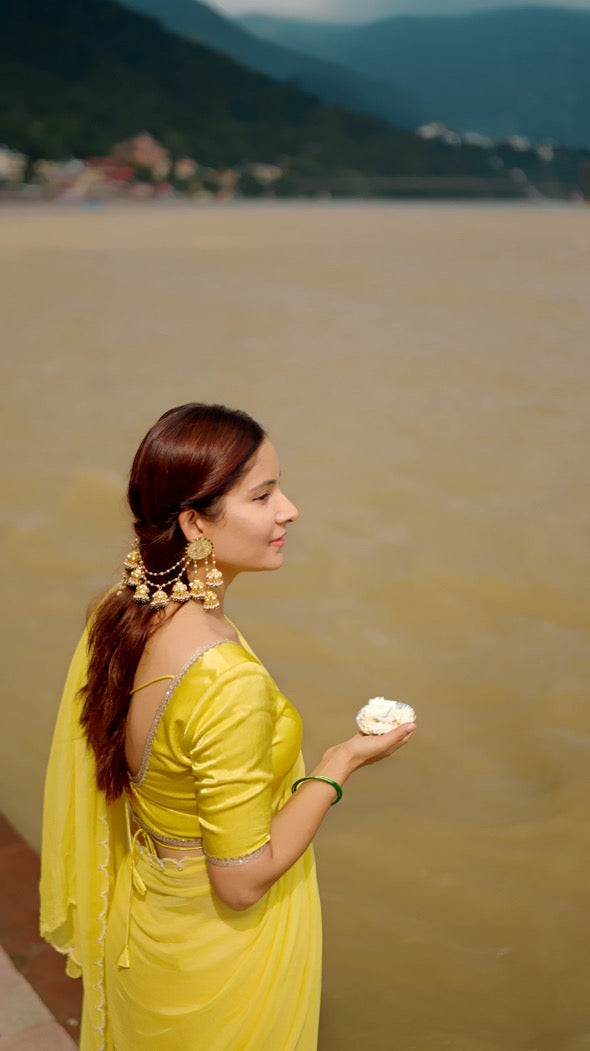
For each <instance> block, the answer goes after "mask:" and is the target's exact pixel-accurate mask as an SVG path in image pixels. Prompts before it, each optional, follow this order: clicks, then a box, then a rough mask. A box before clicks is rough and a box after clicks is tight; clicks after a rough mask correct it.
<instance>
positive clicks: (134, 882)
mask: <svg viewBox="0 0 590 1051" xmlns="http://www.w3.org/2000/svg"><path fill="white" fill-rule="evenodd" d="M127 821H128V822H129V813H127ZM140 836H141V837H142V838H143V846H144V847H145V849H146V851H147V852H148V854H151V855H152V857H157V856H158V855H157V854H156V850H155V847H154V844H153V843H152V841H151V839H150V837H149V835H148V834H147V832H146V831H145V830H144V829H143V828H138V829H137V832H135V833H134V835H133V838H132V840H131V847H130V859H129V863H130V869H131V872H130V879H129V905H128V908H127V925H126V932H125V944H124V946H123V948H122V950H121V952H120V953H119V957H118V959H117V966H118V967H129V966H130V964H131V960H130V955H129V936H130V932H131V905H132V901H133V892H134V891H135V892H136V893H137V894H139V895H140V897H142V898H143V896H144V894H145V893H146V885H145V883H144V882H143V880H142V878H141V876H140V875H139V872H138V871H137V863H136V858H135V855H136V848H137V841H138V839H139V837H140Z"/></svg>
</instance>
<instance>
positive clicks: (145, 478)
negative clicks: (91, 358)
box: [81, 402, 266, 800]
mask: <svg viewBox="0 0 590 1051" xmlns="http://www.w3.org/2000/svg"><path fill="white" fill-rule="evenodd" d="M265 436H266V435H265V432H264V430H263V429H262V427H261V426H260V425H259V424H258V423H256V421H255V420H253V419H252V418H251V417H250V416H248V415H247V414H246V413H245V412H241V411H240V410H237V409H227V408H226V407H225V406H224V405H203V404H200V403H198V402H192V403H191V404H188V405H180V406H179V407H178V408H176V409H170V410H169V411H168V412H166V413H164V415H163V416H161V417H160V419H159V420H158V422H157V423H156V424H154V426H153V427H152V428H151V430H150V431H148V433H147V434H146V436H145V438H144V439H143V441H142V443H141V445H140V446H139V449H138V450H137V453H136V454H135V459H134V460H133V465H132V467H131V474H130V476H129V488H128V493H127V496H128V500H129V506H130V507H131V511H132V513H133V516H134V528H135V534H136V536H137V538H138V540H139V545H140V551H141V556H142V558H143V561H144V563H145V565H146V567H147V569H148V570H149V571H151V572H153V573H157V572H158V571H162V570H164V569H166V568H168V567H169V566H170V565H172V564H173V563H174V562H176V561H178V559H179V558H180V557H181V555H182V554H183V552H184V548H185V546H186V540H185V537H184V535H183V533H182V530H181V529H180V526H179V524H178V515H179V513H180V512H181V511H186V510H189V509H191V508H193V509H194V510H196V511H198V512H199V514H201V515H203V517H205V518H209V519H215V518H217V517H218V516H219V515H220V514H221V513H222V511H223V497H224V496H225V494H226V493H227V492H228V491H229V490H230V489H231V488H232V486H233V485H235V483H236V482H237V481H238V479H239V478H240V476H241V475H242V474H243V472H244V471H245V469H246V467H247V466H248V463H249V461H250V460H251V459H252V457H253V456H254V454H255V452H256V450H257V449H258V447H259V446H260V444H261V442H262V441H263V439H264V438H265ZM160 623H161V617H160V616H158V615H157V614H154V613H153V611H152V610H150V608H149V606H139V605H138V604H137V603H136V602H134V601H133V593H132V592H131V591H130V589H129V588H123V589H122V590H121V591H120V592H115V591H111V592H110V593H109V594H108V595H107V596H106V598H105V599H103V601H102V602H101V604H100V605H99V607H98V609H97V610H96V612H95V613H94V615H93V618H92V622H91V626H90V635H89V665H88V680H87V682H86V685H85V686H84V687H83V688H82V690H81V695H82V699H83V709H82V715H81V723H82V726H83V727H84V729H85V732H86V736H87V738H88V742H89V744H90V746H91V747H92V749H93V751H94V754H95V757H96V780H97V784H98V787H99V788H100V789H102V791H103V792H104V793H105V795H106V797H107V799H108V800H114V799H117V797H118V796H120V795H121V793H122V792H123V791H124V790H125V789H126V788H127V786H128V784H129V774H128V771H127V764H126V760H125V723H126V719H127V712H128V710H129V694H130V691H131V688H132V686H133V678H134V676H135V671H136V668H137V664H138V662H139V658H140V657H141V654H142V652H143V649H144V647H145V644H146V642H147V640H148V638H149V636H150V634H151V633H152V632H153V631H155V630H157V627H158V625H159V624H160Z"/></svg>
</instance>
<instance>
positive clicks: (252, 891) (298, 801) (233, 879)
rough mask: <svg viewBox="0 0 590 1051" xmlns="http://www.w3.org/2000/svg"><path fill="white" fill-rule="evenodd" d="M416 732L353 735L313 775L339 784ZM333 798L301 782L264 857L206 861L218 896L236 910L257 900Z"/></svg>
mask: <svg viewBox="0 0 590 1051" xmlns="http://www.w3.org/2000/svg"><path fill="white" fill-rule="evenodd" d="M415 729H416V726H415V724H414V723H405V724H404V725H402V726H400V727H398V729H397V730H392V731H391V733H387V734H382V735H380V736H365V735H364V734H360V733H359V734H355V736H354V737H351V738H350V739H349V740H348V741H343V742H342V744H337V745H335V746H334V747H333V748H329V749H328V751H327V752H325V753H324V755H323V756H322V759H321V760H320V762H319V763H318V765H317V766H316V767H315V769H314V770H312V771H311V773H312V774H318V775H323V776H324V777H329V778H331V779H332V780H333V781H337V782H338V783H339V784H340V785H343V784H344V782H345V781H346V780H347V779H348V778H349V777H350V775H351V774H352V773H354V771H355V770H358V769H359V768H360V767H362V766H367V765H369V764H371V763H376V762H378V761H379V760H380V759H385V758H386V757H387V756H390V755H392V754H393V752H395V751H397V749H398V748H401V746H402V745H404V744H405V743H406V741H408V740H409V739H410V737H411V736H412V734H413V732H414V730H415ZM334 798H335V791H334V789H333V788H332V786H331V785H329V784H327V783H326V782H325V781H305V782H304V784H302V785H300V786H299V788H298V789H297V791H296V792H295V794H294V795H293V796H291V798H290V799H289V800H288V802H287V803H286V804H285V806H284V807H282V809H281V810H280V811H279V812H278V814H276V815H275V817H274V818H273V820H272V822H271V826H270V842H269V843H268V845H267V846H266V848H265V849H264V850H263V852H262V854H260V855H259V856H258V857H257V858H254V859H253V860H252V861H247V862H245V863H244V864H242V865H236V866H228V867H226V866H220V865H215V864H213V863H209V862H208V866H207V867H208V871H209V878H210V880H211V885H212V887H213V889H214V891H215V893H216V894H217V896H218V897H219V898H221V900H222V901H224V902H225V904H226V905H229V906H230V908H232V909H235V910H236V911H242V910H243V909H247V908H249V907H250V906H251V905H254V904H255V903H256V902H257V901H259V899H260V898H262V897H263V895H264V894H266V892H267V891H268V890H269V889H270V887H271V886H272V885H273V883H275V881H276V880H277V879H279V877H280V876H282V875H283V873H285V872H286V871H287V869H289V868H290V867H291V865H293V864H294V862H295V861H297V859H298V858H300V857H301V855H302V854H303V853H304V851H305V850H307V847H308V846H309V844H310V843H311V841H312V839H313V837H314V836H315V834H316V832H317V830H318V828H319V827H320V825H321V823H322V820H323V818H324V817H325V815H326V813H327V812H328V810H329V809H330V807H331V805H332V803H333V802H334Z"/></svg>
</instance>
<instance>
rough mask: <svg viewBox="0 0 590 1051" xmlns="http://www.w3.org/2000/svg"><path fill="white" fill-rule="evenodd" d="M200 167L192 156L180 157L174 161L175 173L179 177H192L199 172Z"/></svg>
mask: <svg viewBox="0 0 590 1051" xmlns="http://www.w3.org/2000/svg"><path fill="white" fill-rule="evenodd" d="M198 167H199V165H198V164H197V162H196V161H194V160H193V158H192V157H179V158H178V160H177V161H175V163H174V175H175V176H176V178H177V179H187V180H188V179H192V178H194V176H195V175H196V174H197V169H198Z"/></svg>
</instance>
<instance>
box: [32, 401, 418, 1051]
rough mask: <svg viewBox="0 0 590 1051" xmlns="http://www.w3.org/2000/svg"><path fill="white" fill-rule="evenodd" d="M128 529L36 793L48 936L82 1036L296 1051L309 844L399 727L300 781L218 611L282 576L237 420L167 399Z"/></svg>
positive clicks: (273, 489)
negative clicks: (249, 575) (127, 546)
mask: <svg viewBox="0 0 590 1051" xmlns="http://www.w3.org/2000/svg"><path fill="white" fill-rule="evenodd" d="M128 496H129V503H130V506H131V510H132V512H133V515H134V529H135V543H134V547H133V549H132V551H131V552H130V554H129V555H128V557H127V559H126V561H125V572H124V577H123V580H122V582H121V584H120V586H119V587H118V588H117V589H114V590H113V591H111V592H110V593H109V594H108V595H107V596H106V597H105V598H104V599H103V601H102V603H101V604H100V605H99V607H98V609H97V610H96V611H95V613H94V615H93V617H92V618H91V622H90V626H89V630H88V634H87V636H85V637H84V638H83V639H82V641H81V643H80V645H79V647H78V650H77V652H76V655H75V657H74V661H73V664H72V667H71V669H70V674H69V677H68V682H67V683H66V689H65V693H64V698H63V700H62V706H61V709H60V714H59V718H58V723H57V727H56V733H55V738H54V743H53V748H52V754H51V758H50V764H49V769H48V776H47V785H46V796H45V822H44V839H43V867H42V880H41V894H42V910H41V928H42V933H43V935H44V936H45V937H46V938H47V939H48V940H50V941H51V942H52V944H54V945H55V946H56V948H58V949H59V950H60V951H62V952H64V953H66V954H67V955H68V971H69V973H70V974H74V975H80V974H82V976H83V979H84V990H85V998H84V1013H83V1021H82V1038H81V1047H82V1048H83V1051H87V1049H91V1048H103V1047H104V1048H107V1049H109V1048H116V1049H117V1051H195V1049H197V1048H202V1049H206V1051H312V1049H313V1048H315V1047H316V1046H317V1028H318V1015H319V994H320V966H321V925H320V910H319V901H318V893H317V885H316V877H315V866H314V859H313V851H312V848H311V842H312V840H313V837H314V835H315V833H316V832H317V830H318V828H319V826H320V824H321V822H322V820H323V818H324V817H325V815H326V813H327V812H328V810H329V809H330V807H331V806H332V805H333V804H334V803H335V802H337V801H338V800H339V799H340V797H341V795H342V787H341V786H342V785H343V784H344V783H345V782H346V780H347V779H348V777H349V776H350V775H351V774H352V773H353V772H354V771H355V770H357V769H358V768H359V767H361V766H364V765H366V764H368V763H372V762H375V761H376V760H378V759H382V758H384V757H385V756H388V755H391V754H392V753H393V752H394V751H395V750H396V749H397V748H399V747H400V746H401V745H402V744H404V743H405V742H406V741H407V740H408V739H409V737H410V736H411V734H412V732H413V730H414V725H413V724H409V725H406V726H403V727H401V728H399V729H398V730H395V731H393V732H391V733H388V734H385V735H382V736H380V737H369V736H366V737H365V736H363V735H362V734H356V735H355V736H354V737H352V738H351V739H350V740H348V741H345V742H343V743H342V744H338V745H336V746H335V747H332V748H330V749H328V751H327V752H325V754H324V755H323V757H322V759H321V761H320V762H319V763H318V765H317V766H316V767H315V768H314V770H313V771H312V772H311V774H309V775H308V776H307V777H306V776H305V771H304V767H303V762H302V759H301V755H300V745H301V724H300V720H299V716H298V715H297V712H296V711H295V709H294V708H293V707H292V706H291V705H290V704H289V702H288V701H287V700H286V698H285V697H283V695H282V694H281V693H280V691H279V689H278V687H277V686H276V685H275V683H274V682H273V680H272V679H271V678H270V676H269V674H268V672H267V671H266V670H265V669H264V667H263V666H262V664H261V663H260V662H259V660H258V659H257V658H256V656H255V655H254V654H253V652H252V650H251V649H250V648H249V646H248V645H247V643H246V641H245V640H244V638H243V637H242V635H241V634H240V633H239V632H238V630H237V629H236V628H235V627H234V626H233V624H232V623H231V622H230V621H229V620H227V619H226V617H225V613H224V600H225V594H226V592H227V589H228V587H229V585H230V584H231V582H232V581H233V580H234V578H235V577H236V576H237V575H238V573H241V572H244V571H256V570H260V571H261V570H271V569H278V568H279V567H280V566H281V564H282V562H283V547H284V543H285V537H286V534H287V531H288V528H289V526H290V525H291V523H292V522H294V521H295V520H296V519H297V516H298V512H297V509H296V508H295V507H294V506H293V504H292V503H290V501H289V500H288V499H287V497H286V496H284V494H283V493H282V491H281V489H280V485H279V464H278V459H277V455H276V452H275V450H274V448H273V446H272V444H271V442H270V441H269V439H268V437H267V436H266V434H265V432H264V431H263V430H262V428H261V427H260V426H259V425H258V424H257V423H256V422H255V421H254V420H252V419H251V418H250V417H249V416H247V415H246V414H245V413H242V412H237V411H233V410H230V409H226V408H224V407H223V406H217V405H201V404H189V405H183V406H180V407H179V408H176V409H172V410H170V411H169V412H167V413H165V414H164V416H162V417H161V419H160V420H158V422H157V423H156V424H155V426H154V427H152V429H151V430H150V431H149V432H148V434H147V435H146V437H145V438H144V440H143V442H142V443H141V445H140V447H139V450H138V452H137V454H136V456H135V460H134V462H133V466H132V469H131V476H130V482H129V491H128Z"/></svg>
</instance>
